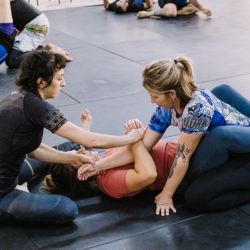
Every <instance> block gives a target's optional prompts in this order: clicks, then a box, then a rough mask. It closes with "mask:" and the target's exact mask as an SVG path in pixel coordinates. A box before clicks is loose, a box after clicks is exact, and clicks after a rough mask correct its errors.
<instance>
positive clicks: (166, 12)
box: [137, 3, 177, 19]
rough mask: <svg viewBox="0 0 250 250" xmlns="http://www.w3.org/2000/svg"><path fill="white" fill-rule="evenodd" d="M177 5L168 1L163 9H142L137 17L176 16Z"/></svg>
mask: <svg viewBox="0 0 250 250" xmlns="http://www.w3.org/2000/svg"><path fill="white" fill-rule="evenodd" d="M176 15H177V7H176V5H175V4H172V3H168V4H165V5H164V6H163V8H162V9H160V10H156V11H149V12H147V11H140V12H139V13H138V14H137V18H139V19H140V18H145V17H150V16H161V17H176Z"/></svg>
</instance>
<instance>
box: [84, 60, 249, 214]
mask: <svg viewBox="0 0 250 250" xmlns="http://www.w3.org/2000/svg"><path fill="white" fill-rule="evenodd" d="M143 79H144V80H143V86H144V87H145V88H146V90H147V92H148V93H149V95H150V96H151V102H152V103H156V104H157V105H158V107H157V108H156V111H155V113H154V114H153V115H152V117H151V120H150V123H149V125H148V129H147V131H146V133H145V135H144V137H143V142H144V145H145V147H146V148H147V149H148V151H151V149H152V148H153V147H154V146H155V145H156V143H157V142H158V141H159V140H160V139H161V138H162V136H163V135H164V133H165V131H166V129H167V128H168V127H169V126H170V125H172V126H176V127H178V128H179V129H180V132H181V134H180V138H179V144H178V150H177V154H176V158H175V161H174V162H173V164H172V168H171V171H170V174H169V177H168V179H167V182H166V185H165V186H164V189H163V190H162V192H161V194H159V195H158V196H157V197H156V202H157V207H158V208H160V209H161V210H162V211H163V212H162V213H164V211H165V212H168V211H169V209H170V208H171V207H172V206H173V205H170V204H173V201H172V197H173V195H174V193H175V190H176V189H177V187H178V186H179V184H180V183H181V181H182V179H183V178H184V176H185V173H186V172H187V173H188V177H189V178H193V179H194V178H197V177H198V176H199V175H200V174H201V172H202V170H201V169H200V168H201V166H202V169H203V170H204V171H206V169H207V170H209V169H211V168H210V164H217V166H219V165H220V164H222V163H224V160H225V159H224V158H223V157H222V156H220V155H218V156H217V157H215V158H214V159H212V161H213V163H212V162H209V161H207V160H205V161H204V159H206V158H203V154H204V152H203V150H204V151H206V150H212V151H211V155H213V154H215V155H216V154H217V153H218V152H219V150H217V151H214V149H215V148H216V147H215V146H214V147H212V146H211V148H207V147H206V146H205V147H204V148H202V147H201V145H199V143H200V142H201V141H202V142H203V143H204V141H206V140H205V138H206V137H208V136H209V135H210V134H211V133H212V131H213V129H214V128H216V127H218V126H229V128H228V130H233V131H234V132H232V136H233V137H232V139H230V138H229V137H228V140H227V141H226V142H228V143H232V145H233V141H234V140H236V139H237V141H239V142H240V143H241V145H242V146H240V147H239V148H238V149H237V152H238V153H245V152H248V151H247V150H248V149H249V148H250V147H249V145H248V143H249V141H250V140H246V139H245V138H250V134H249V133H250V128H249V126H250V118H249V117H250V108H249V107H250V106H249V101H248V100H246V99H245V98H243V97H242V96H240V95H239V93H237V92H236V91H235V90H233V89H232V88H230V87H228V86H225V85H222V86H220V87H217V88H215V89H214V90H213V91H212V92H210V91H208V90H206V89H202V88H200V89H198V87H197V85H196V84H195V83H194V81H193V69H192V64H191V61H190V60H189V59H188V58H186V57H183V56H181V57H179V58H178V59H177V60H172V59H166V60H160V61H157V62H153V63H151V64H149V65H148V66H147V67H146V68H145V70H144V71H143ZM221 90H223V91H221ZM229 92H230V94H228V95H225V93H229ZM232 96H233V98H232ZM138 126H139V127H140V126H141V125H140V123H136V122H135V121H134V120H132V121H130V122H128V124H127V125H126V128H127V130H128V131H129V130H131V129H133V128H137V127H138ZM236 131H237V133H236ZM205 135H206V136H205ZM219 142H220V141H214V144H217V143H219ZM198 145H199V146H198ZM202 145H204V144H202ZM232 147H233V146H232ZM197 150H198V151H199V152H200V153H199V154H196V157H197V158H196V159H198V160H200V164H199V165H196V166H200V167H199V168H198V167H197V169H195V168H194V167H192V164H191V162H190V161H191V160H192V159H191V156H192V155H193V154H194V152H196V151H197ZM192 158H194V157H192ZM133 161H134V158H133V155H132V153H131V150H130V148H129V147H125V148H123V149H121V150H120V151H118V152H117V153H115V154H114V155H113V156H112V157H110V158H106V159H105V160H103V161H100V163H99V164H100V165H102V166H100V167H98V169H108V168H114V167H117V166H123V165H127V164H130V163H132V162H133ZM97 165H98V164H97ZM86 171H88V169H87V168H86Z"/></svg>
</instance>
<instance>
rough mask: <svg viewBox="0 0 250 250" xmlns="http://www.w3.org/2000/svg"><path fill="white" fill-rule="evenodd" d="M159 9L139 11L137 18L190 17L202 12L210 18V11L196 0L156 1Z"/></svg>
mask: <svg viewBox="0 0 250 250" xmlns="http://www.w3.org/2000/svg"><path fill="white" fill-rule="evenodd" d="M158 4H159V6H160V7H161V9H160V10H156V11H148V12H147V11H140V12H139V13H138V14H137V18H138V19H140V18H145V17H150V16H161V17H176V16H177V15H178V16H179V15H192V14H195V13H196V12H198V11H202V13H203V14H205V15H206V16H211V15H212V13H211V11H210V10H208V9H205V8H203V7H202V6H201V4H200V3H199V2H198V1H197V0H158Z"/></svg>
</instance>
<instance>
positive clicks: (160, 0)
mask: <svg viewBox="0 0 250 250" xmlns="http://www.w3.org/2000/svg"><path fill="white" fill-rule="evenodd" d="M182 2H186V3H183V4H179V3H178V1H176V0H158V4H159V6H160V7H161V8H163V7H164V5H165V4H168V3H172V4H174V5H176V8H177V10H181V9H182V8H184V7H186V6H187V5H189V4H190V1H188V0H187V1H182Z"/></svg>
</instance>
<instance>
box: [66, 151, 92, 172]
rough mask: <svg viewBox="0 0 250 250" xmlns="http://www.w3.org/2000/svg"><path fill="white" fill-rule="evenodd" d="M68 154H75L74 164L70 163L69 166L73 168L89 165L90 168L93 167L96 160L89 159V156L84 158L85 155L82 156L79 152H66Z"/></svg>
mask: <svg viewBox="0 0 250 250" xmlns="http://www.w3.org/2000/svg"><path fill="white" fill-rule="evenodd" d="M68 154H75V156H74V162H72V163H71V165H72V166H73V167H74V168H77V169H78V168H80V167H81V166H83V165H84V164H87V163H89V164H91V165H92V166H95V164H96V159H95V158H92V157H89V156H86V155H83V154H82V153H81V151H80V150H79V151H77V152H76V151H70V152H68Z"/></svg>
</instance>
